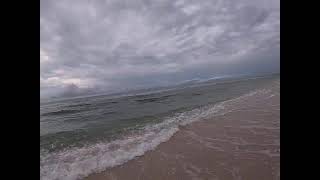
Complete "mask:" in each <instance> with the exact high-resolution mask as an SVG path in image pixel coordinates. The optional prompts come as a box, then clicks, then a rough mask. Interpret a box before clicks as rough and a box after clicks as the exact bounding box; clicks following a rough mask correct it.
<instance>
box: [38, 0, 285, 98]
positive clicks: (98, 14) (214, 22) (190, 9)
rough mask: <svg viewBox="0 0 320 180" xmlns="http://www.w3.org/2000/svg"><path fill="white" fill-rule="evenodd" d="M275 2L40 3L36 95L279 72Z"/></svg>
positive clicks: (79, 0) (113, 0)
mask: <svg viewBox="0 0 320 180" xmlns="http://www.w3.org/2000/svg"><path fill="white" fill-rule="evenodd" d="M279 1H280V0H41V1H40V98H42V99H44V98H52V97H69V96H70V97H71V96H78V95H85V94H94V93H101V92H105V93H113V92H119V91H124V90H128V89H136V88H144V87H153V86H163V85H170V84H175V83H179V82H182V81H185V80H189V79H194V78H208V77H214V76H222V75H229V74H244V73H273V72H279V71H280V70H279V69H280V68H279V67H280V2H279Z"/></svg>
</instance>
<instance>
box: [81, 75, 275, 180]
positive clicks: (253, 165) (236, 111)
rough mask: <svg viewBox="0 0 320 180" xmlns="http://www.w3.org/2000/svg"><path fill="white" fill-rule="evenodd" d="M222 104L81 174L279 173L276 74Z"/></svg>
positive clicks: (221, 175) (129, 176) (95, 177)
mask: <svg viewBox="0 0 320 180" xmlns="http://www.w3.org/2000/svg"><path fill="white" fill-rule="evenodd" d="M223 105H224V109H225V112H224V113H222V114H220V115H218V116H215V117H211V118H209V119H203V120H201V121H197V122H193V123H191V124H189V125H186V126H181V127H179V129H180V130H179V131H178V132H176V133H175V134H174V135H173V136H172V137H171V138H170V139H169V140H168V141H167V142H164V143H161V144H160V145H159V146H157V147H156V149H154V150H152V151H148V152H146V153H145V154H144V155H142V156H139V157H136V158H134V159H132V160H130V161H128V162H126V163H124V164H122V165H119V166H115V167H113V168H109V169H107V170H105V171H103V172H100V173H93V174H90V175H89V176H88V177H86V178H84V179H87V180H99V179H280V80H276V81H274V82H272V83H271V84H269V85H268V86H266V89H264V90H258V91H257V92H256V93H253V94H251V95H249V96H242V97H240V98H236V101H229V102H226V103H224V104H223Z"/></svg>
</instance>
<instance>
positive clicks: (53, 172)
mask: <svg viewBox="0 0 320 180" xmlns="http://www.w3.org/2000/svg"><path fill="white" fill-rule="evenodd" d="M255 93H256V92H250V93H248V94H246V95H244V96H241V97H239V98H240V99H241V98H243V97H246V96H252V95H254V94H255ZM239 98H235V99H231V100H228V101H224V102H221V103H218V104H215V105H207V106H204V107H200V108H196V109H193V110H190V111H186V112H182V113H177V114H175V115H173V116H171V117H167V118H165V119H164V120H163V121H162V122H161V123H158V124H149V125H147V126H145V127H143V128H141V129H139V130H138V131H135V132H134V133H130V135H127V136H126V137H124V138H121V139H117V140H114V141H111V142H100V143H97V144H94V145H87V146H84V147H81V148H70V149H66V150H64V151H61V152H54V153H41V155H40V178H41V179H43V180H52V179H67V180H75V179H79V178H83V177H86V176H87V175H89V174H91V173H95V172H101V171H103V170H106V169H108V168H112V167H115V166H117V165H121V164H123V163H125V162H127V161H129V160H131V159H134V158H135V157H138V156H142V155H143V154H144V153H145V152H147V151H150V150H153V149H155V148H156V147H157V146H158V145H159V144H161V143H162V142H166V141H168V140H169V139H170V138H171V137H172V136H173V135H174V134H175V133H176V132H177V131H179V129H180V128H181V127H182V126H185V125H187V124H190V123H192V122H195V121H198V120H201V119H207V118H210V117H213V116H218V115H223V114H224V112H225V111H224V109H225V105H226V103H229V102H233V101H235V100H239Z"/></svg>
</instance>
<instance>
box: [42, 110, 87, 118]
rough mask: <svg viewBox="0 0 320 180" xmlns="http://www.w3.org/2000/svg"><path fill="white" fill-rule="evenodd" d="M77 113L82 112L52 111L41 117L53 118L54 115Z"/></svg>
mask: <svg viewBox="0 0 320 180" xmlns="http://www.w3.org/2000/svg"><path fill="white" fill-rule="evenodd" d="M78 112H82V110H66V109H63V110H59V111H52V112H48V113H43V114H42V115H43V116H54V115H63V114H73V113H78Z"/></svg>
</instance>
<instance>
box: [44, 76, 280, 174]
mask: <svg viewBox="0 0 320 180" xmlns="http://www.w3.org/2000/svg"><path fill="white" fill-rule="evenodd" d="M275 78H278V75H276V76H267V77H259V78H238V79H225V80H210V81H205V82H199V83H194V84H192V85H189V86H183V87H176V88H171V89H167V90H165V89H164V90H161V91H156V92H142V93H139V94H130V95H129V94H128V95H121V96H110V95H99V96H91V97H80V98H72V99H65V100H59V101H52V102H45V103H40V178H41V179H43V180H46V179H48V180H53V179H70V180H73V179H81V178H83V177H85V176H87V175H89V174H91V173H94V172H101V171H103V170H105V169H107V168H111V167H114V166H117V165H121V164H123V163H126V162H127V161H129V160H131V159H134V158H135V157H137V156H141V155H143V154H144V153H145V152H147V151H149V150H153V149H155V148H156V147H157V146H158V145H159V144H160V143H162V142H165V141H168V140H169V139H170V137H172V136H173V135H174V134H175V133H176V132H177V131H179V128H181V127H182V126H184V125H187V124H189V123H192V122H194V121H198V120H201V119H203V118H206V117H209V116H214V115H215V114H217V113H219V110H221V109H223V108H224V107H223V106H222V105H221V103H222V102H224V101H227V100H230V99H233V98H236V97H239V96H241V95H243V94H246V93H248V92H253V91H254V90H255V89H258V88H261V87H263V86H264V85H265V84H266V82H270V81H272V80H273V79H275Z"/></svg>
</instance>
